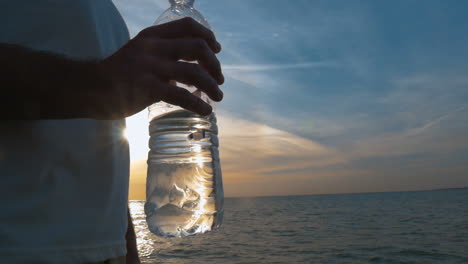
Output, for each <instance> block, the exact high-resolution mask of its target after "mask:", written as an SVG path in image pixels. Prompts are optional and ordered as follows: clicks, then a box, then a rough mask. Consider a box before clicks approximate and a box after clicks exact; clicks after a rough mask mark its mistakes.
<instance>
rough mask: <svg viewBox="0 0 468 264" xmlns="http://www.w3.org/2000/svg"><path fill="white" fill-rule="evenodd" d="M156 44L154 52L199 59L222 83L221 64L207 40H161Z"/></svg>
mask: <svg viewBox="0 0 468 264" xmlns="http://www.w3.org/2000/svg"><path fill="white" fill-rule="evenodd" d="M157 42H158V43H157V44H156V45H154V51H152V52H154V53H158V54H161V55H163V56H164V57H166V58H170V59H172V60H176V61H177V60H186V61H198V63H199V64H200V65H201V66H202V67H203V69H205V70H206V71H207V72H208V73H209V74H210V75H211V76H212V77H213V78H214V79H215V80H216V81H217V82H218V84H222V83H223V82H224V76H223V74H222V72H221V64H220V63H219V60H218V59H217V58H216V55H215V54H214V53H213V51H211V49H210V48H209V47H208V45H207V44H206V42H205V41H204V40H203V39H201V38H190V39H173V40H159V41H157Z"/></svg>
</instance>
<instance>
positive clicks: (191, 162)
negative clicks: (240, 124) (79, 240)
mask: <svg viewBox="0 0 468 264" xmlns="http://www.w3.org/2000/svg"><path fill="white" fill-rule="evenodd" d="M169 2H170V3H171V7H170V8H169V9H167V10H166V11H165V12H164V13H163V14H162V15H161V16H160V17H159V18H158V19H157V20H156V22H155V24H162V23H166V22H169V21H173V20H177V19H180V18H183V17H187V16H190V17H192V18H194V19H195V20H196V21H198V22H199V23H201V24H202V25H204V26H205V27H207V28H210V27H209V25H208V22H207V21H206V19H205V18H204V17H203V16H202V15H201V14H200V13H199V12H198V11H197V10H195V9H194V8H193V2H194V0H169ZM177 85H178V86H181V87H184V88H186V89H188V90H189V91H191V92H192V93H193V94H195V95H197V96H200V97H201V98H202V99H203V100H205V101H206V102H207V103H209V104H210V105H212V106H213V102H212V101H211V100H210V99H209V98H208V96H207V95H206V94H204V93H203V92H201V91H199V90H197V89H196V88H194V87H187V86H185V85H183V84H180V83H177ZM149 118H150V125H149V134H150V140H149V147H150V151H149V153H148V173H147V181H146V203H145V214H146V221H147V223H148V227H149V229H150V231H151V232H153V233H155V234H156V235H158V236H162V237H181V236H190V235H195V234H201V233H205V232H207V231H210V230H213V229H216V228H218V227H219V226H220V225H221V222H222V219H223V212H224V211H223V202H224V192H223V183H222V176H221V167H220V160H219V152H218V145H219V142H218V127H217V125H216V115H215V113H214V112H213V113H212V114H210V115H209V116H200V115H198V114H195V113H193V112H190V111H187V110H184V109H182V108H180V107H178V106H174V105H170V104H167V103H164V102H159V103H156V104H153V105H151V106H150V107H149Z"/></svg>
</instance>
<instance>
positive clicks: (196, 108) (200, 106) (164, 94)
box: [159, 83, 213, 116]
mask: <svg viewBox="0 0 468 264" xmlns="http://www.w3.org/2000/svg"><path fill="white" fill-rule="evenodd" d="M159 88H160V91H159V94H160V96H159V98H160V99H161V100H162V101H164V102H166V103H170V104H173V105H177V106H180V107H182V108H184V109H187V110H189V111H192V112H195V113H197V114H199V115H203V116H205V115H209V114H210V113H211V112H212V111H213V108H212V107H211V106H210V105H209V104H207V103H206V102H204V101H203V100H202V99H201V98H199V97H197V96H195V95H193V94H192V93H190V92H189V91H188V90H186V89H184V88H181V87H178V86H175V85H172V84H169V83H161V84H160V85H159Z"/></svg>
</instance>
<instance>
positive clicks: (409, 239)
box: [130, 189, 468, 264]
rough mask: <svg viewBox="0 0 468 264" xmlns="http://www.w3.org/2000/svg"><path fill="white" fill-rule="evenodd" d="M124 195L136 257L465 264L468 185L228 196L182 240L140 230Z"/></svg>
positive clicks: (139, 214) (138, 213)
mask: <svg viewBox="0 0 468 264" xmlns="http://www.w3.org/2000/svg"><path fill="white" fill-rule="evenodd" d="M143 206H144V201H131V202H130V210H131V212H132V215H133V218H134V219H133V220H134V224H135V230H136V234H137V242H138V245H139V253H140V258H141V260H142V263H147V264H150V263H151V264H153V263H173V264H176V263H177V264H182V263H223V264H224V263H225V264H230V263H239V264H240V263H245V264H247V263H252V264H254V263H255V264H257V263H408V264H409V263H414V264H419V263H421V264H422V263H424V264H427V263H460V264H461V263H463V264H468V189H461V190H439V191H418V192H389V193H366V194H334V195H308V196H282V197H257V198H227V199H226V200H225V215H224V223H223V226H222V227H221V228H220V229H219V230H217V231H214V232H210V233H206V234H203V235H199V236H194V237H188V238H160V237H157V236H155V235H153V234H152V233H151V232H150V231H149V230H148V228H147V225H146V220H145V215H144V211H143Z"/></svg>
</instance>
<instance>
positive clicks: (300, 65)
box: [223, 61, 338, 72]
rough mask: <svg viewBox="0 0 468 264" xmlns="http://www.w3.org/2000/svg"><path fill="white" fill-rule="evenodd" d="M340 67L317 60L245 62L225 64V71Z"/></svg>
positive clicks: (333, 63)
mask: <svg viewBox="0 0 468 264" xmlns="http://www.w3.org/2000/svg"><path fill="white" fill-rule="evenodd" d="M323 67H338V64H337V63H335V62H328V61H317V62H298V63H282V64H280V63H278V64H243V65H229V64H228V65H223V70H224V71H228V72H229V71H274V70H286V69H308V68H323Z"/></svg>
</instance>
